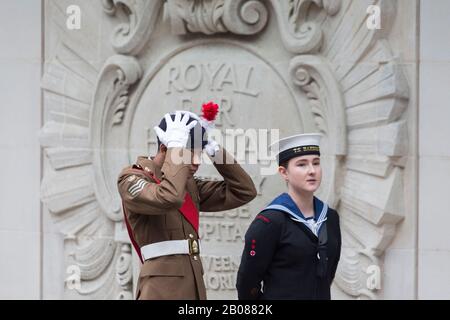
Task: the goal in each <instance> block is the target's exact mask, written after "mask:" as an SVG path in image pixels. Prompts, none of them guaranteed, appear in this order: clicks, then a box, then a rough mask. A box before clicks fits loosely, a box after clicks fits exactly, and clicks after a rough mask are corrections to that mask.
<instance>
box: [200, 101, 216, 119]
mask: <svg viewBox="0 0 450 320" xmlns="http://www.w3.org/2000/svg"><path fill="white" fill-rule="evenodd" d="M218 113H219V105H217V104H216V103H214V102H212V101H210V102H208V103H204V104H203V105H202V117H203V118H204V119H205V120H207V121H214V120H216V117H217V114H218Z"/></svg>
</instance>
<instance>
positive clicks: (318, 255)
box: [317, 252, 320, 260]
mask: <svg viewBox="0 0 450 320" xmlns="http://www.w3.org/2000/svg"><path fill="white" fill-rule="evenodd" d="M317 259H319V260H320V254H319V253H318V252H317Z"/></svg>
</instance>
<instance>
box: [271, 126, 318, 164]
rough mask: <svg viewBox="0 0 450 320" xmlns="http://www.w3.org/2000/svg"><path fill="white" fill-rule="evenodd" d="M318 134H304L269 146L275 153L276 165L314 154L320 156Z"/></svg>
mask: <svg viewBox="0 0 450 320" xmlns="http://www.w3.org/2000/svg"><path fill="white" fill-rule="evenodd" d="M321 138H322V135H321V134H319V133H305V134H298V135H295V136H290V137H287V138H284V139H281V140H279V141H277V142H275V143H274V144H272V145H271V146H270V149H271V150H272V151H274V152H276V153H277V159H278V164H282V163H284V162H286V161H288V160H290V159H292V158H295V157H299V156H305V155H311V154H316V155H318V156H320V139H321Z"/></svg>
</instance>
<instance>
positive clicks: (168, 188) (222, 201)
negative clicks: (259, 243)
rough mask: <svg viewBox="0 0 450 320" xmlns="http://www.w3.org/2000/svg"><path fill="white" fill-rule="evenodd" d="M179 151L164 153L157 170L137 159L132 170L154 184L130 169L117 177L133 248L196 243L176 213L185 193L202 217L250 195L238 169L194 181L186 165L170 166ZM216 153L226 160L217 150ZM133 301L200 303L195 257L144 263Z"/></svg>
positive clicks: (227, 167) (202, 292) (223, 167)
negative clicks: (187, 241) (174, 242)
mask: <svg viewBox="0 0 450 320" xmlns="http://www.w3.org/2000/svg"><path fill="white" fill-rule="evenodd" d="M184 151H185V150H182V149H179V148H173V149H169V150H168V151H167V154H166V159H165V162H164V164H163V166H162V168H159V167H157V166H156V165H155V163H154V162H153V161H152V160H150V159H148V158H147V157H139V158H138V160H137V163H136V165H137V166H138V167H139V168H142V169H144V170H145V171H147V172H150V173H152V174H153V175H155V176H156V177H157V178H158V179H159V180H161V183H160V184H156V183H155V181H153V180H151V179H149V178H148V177H147V176H146V175H145V174H144V172H142V173H140V172H139V171H138V170H136V169H133V167H132V166H130V167H127V168H125V169H124V170H123V171H122V172H121V174H120V176H119V179H118V188H119V193H120V196H121V197H122V201H123V204H124V207H125V208H126V214H127V218H128V221H129V224H130V226H131V229H132V232H133V235H134V238H135V240H136V242H137V244H138V245H139V247H142V246H145V245H148V244H151V243H156V242H160V241H167V240H183V239H189V238H193V239H198V234H197V233H196V232H195V230H194V228H193V227H192V226H191V224H190V223H189V222H188V221H187V220H186V219H185V218H184V216H183V215H182V213H181V212H180V211H179V210H178V209H179V208H180V207H181V206H182V204H183V201H184V196H185V192H188V193H189V194H190V196H191V198H192V200H193V202H194V204H195V205H196V207H197V209H198V210H199V211H204V212H208V211H223V210H230V209H233V208H236V207H239V206H241V205H243V204H246V203H248V202H249V201H251V200H252V199H254V198H255V196H256V189H255V186H254V184H253V182H252V180H251V178H250V176H249V175H248V174H247V173H246V172H245V171H244V170H243V169H242V167H241V166H240V165H239V164H237V163H234V164H214V166H215V167H216V169H217V171H218V172H219V173H220V174H221V175H222V177H223V181H204V180H199V179H197V178H195V177H192V175H191V173H190V171H189V165H188V164H175V163H173V162H172V160H171V159H172V157H171V153H173V152H184ZM222 152H223V153H222ZM219 154H221V155H226V156H227V157H230V155H229V154H227V153H226V152H224V151H223V149H221V150H220V151H219ZM141 179H142V180H141ZM142 185H144V187H142ZM133 187H134V188H133ZM136 190H137V191H138V192H136ZM136 297H137V298H138V299H142V300H144V299H177V300H178V299H190V300H195V299H201V300H204V299H206V289H205V285H204V281H203V267H202V263H201V260H200V257H199V256H198V255H187V254H183V255H171V256H162V257H158V258H154V259H150V260H147V261H145V262H144V264H143V265H142V268H141V271H140V275H139V280H138V286H137V292H136Z"/></svg>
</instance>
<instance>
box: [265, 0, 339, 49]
mask: <svg viewBox="0 0 450 320" xmlns="http://www.w3.org/2000/svg"><path fill="white" fill-rule="evenodd" d="M271 3H272V6H273V8H274V10H275V14H276V15H277V20H278V28H279V31H280V35H281V39H282V40H283V43H284V45H285V46H286V49H287V50H289V51H290V52H292V53H308V52H317V51H318V49H319V48H320V46H321V45H322V41H323V33H322V27H321V25H320V21H319V20H318V18H323V16H326V15H329V16H333V15H335V14H336V13H337V12H338V11H339V9H340V7H341V0H331V1H327V0H288V1H278V0H271ZM313 5H315V6H316V7H318V8H320V9H323V11H322V12H321V15H322V16H321V15H318V17H317V18H315V19H314V18H310V17H309V13H310V11H311V9H312V8H313V7H314V6H313Z"/></svg>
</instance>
